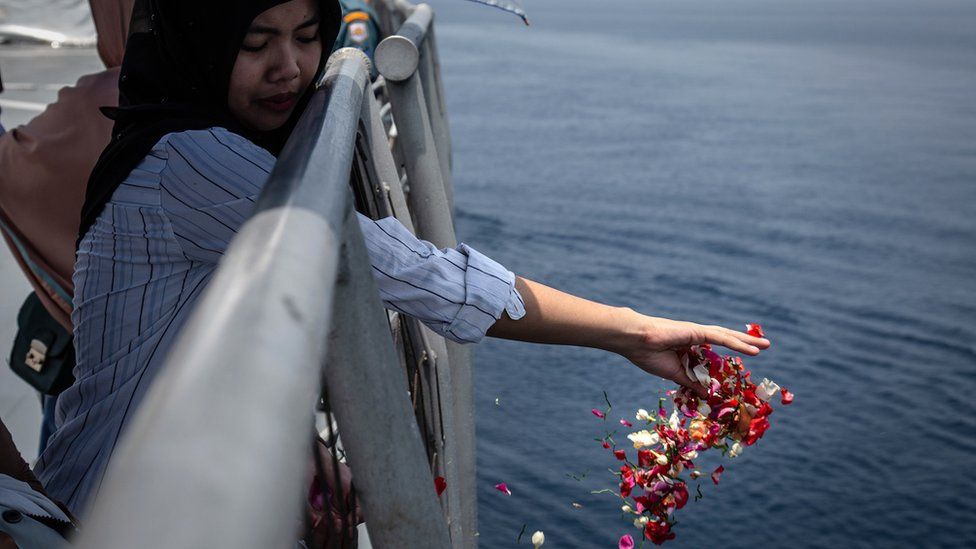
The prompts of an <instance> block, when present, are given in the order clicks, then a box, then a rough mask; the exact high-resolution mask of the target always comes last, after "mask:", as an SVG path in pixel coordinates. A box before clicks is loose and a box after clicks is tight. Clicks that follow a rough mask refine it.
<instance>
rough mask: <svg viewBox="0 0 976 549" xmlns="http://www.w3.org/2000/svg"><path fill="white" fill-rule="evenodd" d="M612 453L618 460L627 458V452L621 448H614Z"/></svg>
mask: <svg viewBox="0 0 976 549" xmlns="http://www.w3.org/2000/svg"><path fill="white" fill-rule="evenodd" d="M613 455H614V456H615V457H616V458H617V459H619V460H620V461H624V460H626V459H627V452H624V451H623V450H614V451H613Z"/></svg>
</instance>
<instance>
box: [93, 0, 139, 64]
mask: <svg viewBox="0 0 976 549" xmlns="http://www.w3.org/2000/svg"><path fill="white" fill-rule="evenodd" d="M134 1H135V0H88V4H89V5H90V6H91V11H92V18H93V19H94V20H95V31H96V32H97V33H98V56H99V57H101V58H102V62H103V63H105V66H106V67H109V68H111V67H118V66H120V65H121V64H122V54H123V53H124V51H125V39H126V37H127V35H128V32H129V19H130V18H131V17H132V5H133V3H134Z"/></svg>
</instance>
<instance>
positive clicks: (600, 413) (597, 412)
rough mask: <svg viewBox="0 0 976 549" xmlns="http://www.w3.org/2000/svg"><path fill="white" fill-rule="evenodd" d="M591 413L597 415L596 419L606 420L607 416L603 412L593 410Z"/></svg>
mask: <svg viewBox="0 0 976 549" xmlns="http://www.w3.org/2000/svg"><path fill="white" fill-rule="evenodd" d="M590 412H592V413H593V415H595V416H596V417H598V418H600V419H604V418H606V417H607V414H604V413H603V412H601V411H600V410H597V409H596V408H593V409H592V410H590Z"/></svg>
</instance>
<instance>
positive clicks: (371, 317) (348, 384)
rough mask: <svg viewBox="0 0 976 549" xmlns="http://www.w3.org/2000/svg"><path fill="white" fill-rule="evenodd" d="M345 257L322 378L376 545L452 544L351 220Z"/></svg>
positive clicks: (401, 373) (362, 246)
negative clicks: (325, 384) (327, 358)
mask: <svg viewBox="0 0 976 549" xmlns="http://www.w3.org/2000/svg"><path fill="white" fill-rule="evenodd" d="M342 253H343V259H344V261H342V264H343V265H344V266H348V267H350V268H349V269H342V271H341V272H340V275H339V278H338V280H337V282H336V287H335V292H336V297H335V300H334V310H333V317H334V318H335V323H334V328H333V330H332V333H331V334H330V336H329V360H328V364H327V366H326V367H325V379H326V381H327V387H328V395H329V403H330V404H331V406H332V409H333V411H334V413H335V415H336V418H337V419H338V422H339V425H341V427H342V442H343V448H344V449H345V451H346V455H347V456H348V460H349V464H350V466H351V467H352V470H353V475H354V481H355V483H356V489H357V491H358V493H359V495H360V498H361V500H362V502H363V507H364V515H365V517H366V528H367V530H368V531H369V539H370V542H371V543H372V544H373V546H375V547H379V548H401V547H404V548H414V547H415V548H418V549H420V548H428V547H431V548H447V547H450V546H451V538H450V535H449V534H448V528H447V522H446V521H445V518H444V515H443V512H442V511H441V508H440V506H439V504H438V502H437V500H436V494H435V491H434V477H433V475H431V472H430V467H429V465H428V463H427V454H426V451H425V449H424V444H423V442H422V440H421V436H420V429H419V428H418V427H417V421H416V419H415V418H414V413H413V408H412V406H411V403H410V399H409V397H408V395H407V390H406V388H407V379H406V376H405V374H404V371H403V370H402V369H401V368H400V365H399V361H398V360H397V357H396V354H395V351H394V350H393V346H392V344H391V336H390V332H389V330H390V328H389V324H388V320H387V317H386V314H385V312H384V311H383V308H382V306H381V305H380V303H379V299H378V297H377V296H378V294H377V290H376V286H375V283H374V282H373V277H372V276H371V273H370V272H369V271H368V267H367V265H368V258H367V256H366V246H365V244H364V242H363V237H362V235H361V234H360V231H359V224H358V222H357V221H356V219H355V217H354V216H352V215H350V219H349V221H348V227H347V237H346V239H345V241H344V242H343V250H342ZM381 334H385V336H383V335H381ZM406 487H409V489H403V488H406Z"/></svg>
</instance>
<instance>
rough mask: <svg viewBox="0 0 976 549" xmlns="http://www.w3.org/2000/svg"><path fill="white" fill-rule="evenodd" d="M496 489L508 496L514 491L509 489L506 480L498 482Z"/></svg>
mask: <svg viewBox="0 0 976 549" xmlns="http://www.w3.org/2000/svg"><path fill="white" fill-rule="evenodd" d="M495 490H498V491H499V492H501V493H503V494H505V495H506V496H510V495H512V491H511V490H509V489H508V486H506V485H505V483H504V482H499V483H498V484H496V485H495Z"/></svg>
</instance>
